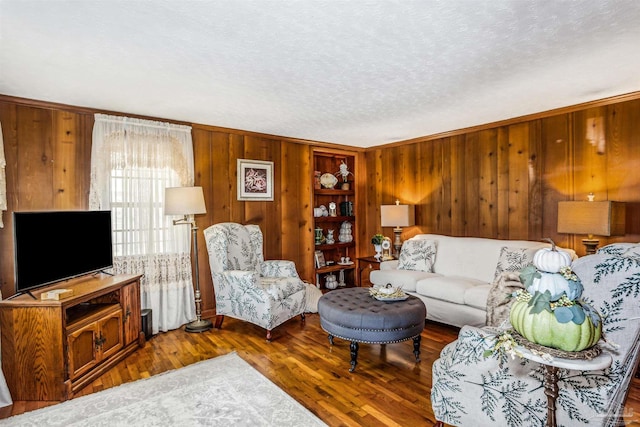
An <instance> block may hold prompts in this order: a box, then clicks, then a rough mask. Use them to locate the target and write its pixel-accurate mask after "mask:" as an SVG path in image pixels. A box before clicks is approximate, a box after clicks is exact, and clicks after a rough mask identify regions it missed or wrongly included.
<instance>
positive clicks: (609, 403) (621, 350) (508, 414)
mask: <svg viewBox="0 0 640 427" xmlns="http://www.w3.org/2000/svg"><path fill="white" fill-rule="evenodd" d="M638 254H640V251H633V250H629V248H627V247H625V248H624V250H622V249H620V248H616V245H610V246H609V247H605V248H602V249H601V250H600V251H599V252H598V253H597V254H595V255H589V256H585V257H583V258H579V259H577V260H575V261H574V262H573V264H572V269H573V271H574V272H575V273H576V274H577V275H578V277H579V278H580V279H581V280H582V283H583V285H584V293H583V299H584V300H585V301H587V302H588V303H590V304H591V305H592V306H593V307H595V308H596V309H597V310H598V311H599V312H600V314H601V315H602V316H603V317H604V321H603V326H604V333H605V337H606V339H607V341H608V343H609V344H603V343H602V341H601V342H600V344H601V346H602V347H603V348H604V349H605V351H609V352H610V353H611V354H612V356H613V364H612V365H611V367H610V368H607V369H605V370H601V371H584V372H578V371H571V370H566V369H560V370H559V380H558V386H559V389H560V393H559V397H558V401H557V405H556V406H557V410H556V414H557V423H558V425H559V426H570V425H596V426H613V425H616V422H617V419H618V417H621V416H623V415H624V414H623V410H624V406H623V404H624V399H625V397H626V393H627V391H628V387H629V382H630V380H631V378H632V377H633V375H634V371H635V367H636V365H637V362H638V354H639V346H640V344H639V338H640V304H639V303H638V298H639V297H640V256H639V255H638ZM499 332H500V330H499V329H495V328H489V327H485V328H482V329H479V328H474V327H469V326H465V327H463V328H462V329H461V330H460V334H459V336H458V339H457V340H456V341H454V342H452V343H450V344H448V345H447V346H446V347H445V348H444V349H443V350H442V353H441V354H440V358H439V359H438V360H436V362H435V363H434V364H433V387H432V390H431V405H432V407H433V412H434V414H435V417H436V418H437V419H438V420H440V421H443V422H445V423H447V424H450V425H454V426H496V425H500V426H513V427H515V426H522V425H527V426H543V425H544V424H545V420H546V402H547V401H546V397H545V395H544V387H543V372H544V368H543V366H542V365H540V364H538V363H536V362H532V361H529V360H526V359H519V358H517V357H516V358H515V360H512V359H511V358H509V357H508V356H504V355H502V356H501V355H493V356H490V357H487V358H485V357H484V356H483V352H484V351H485V350H487V349H490V348H492V347H493V345H494V342H495V340H494V337H495V335H496V333H499ZM610 343H615V345H610ZM616 345H617V347H616Z"/></svg>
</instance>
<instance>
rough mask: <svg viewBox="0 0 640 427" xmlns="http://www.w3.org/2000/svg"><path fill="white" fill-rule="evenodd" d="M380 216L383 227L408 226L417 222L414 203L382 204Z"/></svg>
mask: <svg viewBox="0 0 640 427" xmlns="http://www.w3.org/2000/svg"><path fill="white" fill-rule="evenodd" d="M380 216H381V218H380V219H381V221H380V225H382V226H383V227H408V226H410V225H414V224H415V209H414V206H413V205H400V204H396V205H382V206H380Z"/></svg>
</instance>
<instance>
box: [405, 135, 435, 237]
mask: <svg viewBox="0 0 640 427" xmlns="http://www.w3.org/2000/svg"><path fill="white" fill-rule="evenodd" d="M433 142H435V141H433ZM433 142H430V143H427V144H414V145H415V147H416V169H415V170H413V171H406V173H408V174H410V175H413V177H414V180H415V192H416V194H415V195H414V199H413V200H412V203H413V204H414V205H415V224H416V225H415V227H411V228H412V229H411V230H410V232H409V233H408V235H409V236H412V235H415V234H418V233H421V232H424V226H425V225H426V224H427V223H429V222H430V219H431V218H432V217H433V212H432V210H433V209H434V203H432V202H431V200H430V199H431V197H432V195H431V193H432V189H431V187H432V185H433V182H432V181H433V179H432V177H431V176H430V174H429V162H430V161H432V159H433Z"/></svg>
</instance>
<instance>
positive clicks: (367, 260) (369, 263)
mask: <svg viewBox="0 0 640 427" xmlns="http://www.w3.org/2000/svg"><path fill="white" fill-rule="evenodd" d="M382 261H390V260H383V259H382V258H380V259H378V258H376V257H375V256H373V255H372V256H364V257H360V258H358V277H357V280H358V286H365V284H366V285H368V286H369V287H370V286H371V282H369V276H368V275H367V280H366V283H365V281H364V280H362V272H363V271H365V270H369V272H371V270H380V263H381V262H382Z"/></svg>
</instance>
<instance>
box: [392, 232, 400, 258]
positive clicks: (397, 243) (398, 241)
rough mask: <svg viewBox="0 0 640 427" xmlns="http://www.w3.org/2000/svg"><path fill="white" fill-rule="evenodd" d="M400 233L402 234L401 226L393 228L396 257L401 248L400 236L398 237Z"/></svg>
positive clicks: (398, 256)
mask: <svg viewBox="0 0 640 427" xmlns="http://www.w3.org/2000/svg"><path fill="white" fill-rule="evenodd" d="M401 235H402V228H400V227H396V228H394V229H393V237H394V241H393V249H394V250H395V254H394V255H395V257H396V259H400V250H401V249H402V238H401V237H400V236H401Z"/></svg>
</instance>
